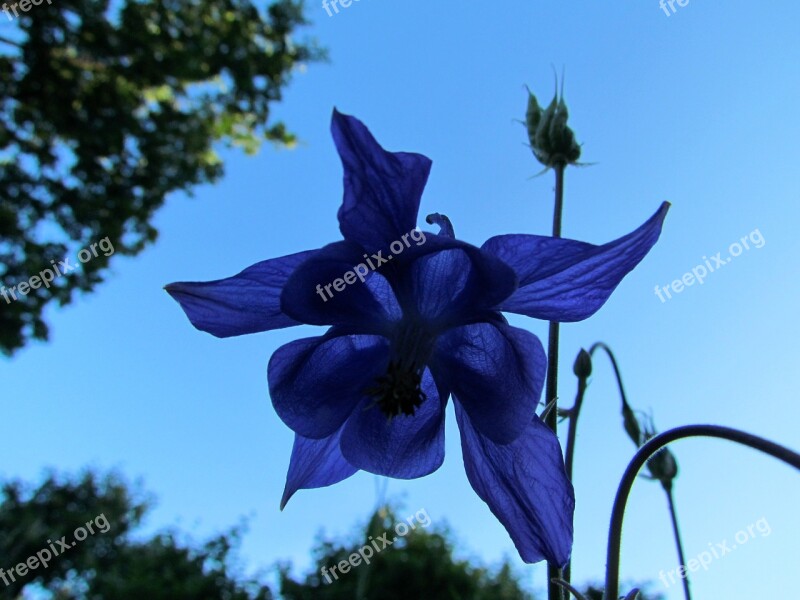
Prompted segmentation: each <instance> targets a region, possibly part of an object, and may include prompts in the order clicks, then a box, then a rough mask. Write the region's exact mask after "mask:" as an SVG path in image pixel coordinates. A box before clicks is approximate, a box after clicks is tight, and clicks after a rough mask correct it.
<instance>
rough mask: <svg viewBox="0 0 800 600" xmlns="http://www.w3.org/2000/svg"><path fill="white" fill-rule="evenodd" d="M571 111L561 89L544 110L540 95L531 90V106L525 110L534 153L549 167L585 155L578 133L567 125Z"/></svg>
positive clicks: (562, 164) (529, 103) (529, 101)
mask: <svg viewBox="0 0 800 600" xmlns="http://www.w3.org/2000/svg"><path fill="white" fill-rule="evenodd" d="M568 119H569V111H568V110H567V104H566V102H564V98H563V96H562V97H561V98H559V97H558V93H556V94H555V96H553V100H552V101H551V102H550V104H549V105H548V106H547V108H546V109H544V110H542V108H541V107H540V106H539V102H538V101H537V99H536V96H534V95H533V93H531V91H530V90H528V108H527V111H526V113H525V126H526V128H527V130H528V141H529V142H530V146H531V150H532V151H533V155H534V156H535V157H536V160H538V161H539V162H540V163H542V164H543V165H544V166H545V167H547V168H549V167H554V166H565V165H568V164H574V163H576V162H577V161H578V159H579V158H580V156H581V147H580V146H579V145H578V143H577V142H576V141H575V134H574V133H573V131H572V130H571V129H570V128H569V126H568V125H567V120H568Z"/></svg>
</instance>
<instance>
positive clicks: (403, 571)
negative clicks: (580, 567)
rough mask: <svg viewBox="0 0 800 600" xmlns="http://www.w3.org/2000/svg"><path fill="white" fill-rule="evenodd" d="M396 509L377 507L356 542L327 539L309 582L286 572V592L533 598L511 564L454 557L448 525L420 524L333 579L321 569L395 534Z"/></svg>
mask: <svg viewBox="0 0 800 600" xmlns="http://www.w3.org/2000/svg"><path fill="white" fill-rule="evenodd" d="M399 514H400V513H399V512H398V511H396V510H392V509H390V508H384V509H380V510H378V511H376V512H375V513H374V514H373V515H372V517H371V518H370V520H369V523H368V525H367V527H366V528H364V529H363V530H362V531H361V532H360V534H359V535H358V536H357V538H356V539H355V540H354V541H350V542H333V541H321V542H320V543H319V545H318V547H317V548H316V549H315V552H314V554H315V557H316V568H315V569H314V570H313V571H312V572H310V573H309V574H307V575H306V576H305V578H304V580H303V581H296V580H294V579H293V578H292V577H291V575H290V574H289V570H288V567H284V568H283V569H282V571H281V582H280V591H281V595H282V597H283V598H285V599H286V600H312V599H313V600H354V599H355V600H359V599H363V600H366V599H367V598H369V599H371V600H378V599H379V600H407V599H408V598H425V599H426V600H460V599H463V600H531V599H532V596H531V595H530V594H529V593H528V592H526V591H524V590H523V589H522V587H521V586H520V583H519V581H518V579H517V577H516V574H515V573H514V572H513V570H512V569H511V567H510V565H509V564H508V563H504V564H503V565H501V566H500V568H499V569H497V570H491V569H487V568H486V567H483V566H475V565H473V564H470V563H469V562H468V561H465V560H459V559H456V558H455V557H454V556H453V543H452V541H451V536H450V534H449V532H448V531H447V530H446V529H442V528H438V529H437V528H433V529H426V528H422V527H420V526H417V527H416V529H413V530H412V531H410V532H409V533H408V534H407V535H406V536H405V537H398V539H397V541H396V542H395V543H394V545H392V546H390V547H388V548H386V549H383V550H382V551H381V552H379V553H376V554H375V555H374V556H373V557H372V559H371V562H370V564H368V565H367V564H364V563H361V564H360V565H358V566H357V567H355V568H353V569H352V570H350V571H349V572H348V573H346V574H342V575H340V576H339V578H338V579H337V580H335V581H334V580H333V578H332V577H331V576H328V579H330V583H328V581H327V580H326V578H325V577H324V576H323V575H322V572H321V569H322V568H323V567H326V568H327V569H330V567H331V566H333V565H336V564H337V563H339V562H341V561H347V560H348V557H349V556H350V555H352V554H353V553H358V550H359V549H360V548H361V547H362V546H365V545H368V544H369V543H370V542H369V540H370V536H372V538H373V539H378V538H379V537H380V536H381V535H383V534H384V533H385V532H391V531H392V528H393V527H394V526H395V523H398V522H400V521H402V520H403V519H401V518H398V515H399Z"/></svg>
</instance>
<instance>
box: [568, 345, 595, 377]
mask: <svg viewBox="0 0 800 600" xmlns="http://www.w3.org/2000/svg"><path fill="white" fill-rule="evenodd" d="M572 372H573V373H575V376H576V377H577V378H578V379H588V378H589V375H591V374H592V357H591V355H590V354H589V353H588V352H587V351H586V350H584V349H583V348H581V350H580V352H578V356H576V357H575V363H574V364H573V365H572Z"/></svg>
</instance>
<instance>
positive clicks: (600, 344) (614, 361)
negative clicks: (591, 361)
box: [589, 342, 628, 407]
mask: <svg viewBox="0 0 800 600" xmlns="http://www.w3.org/2000/svg"><path fill="white" fill-rule="evenodd" d="M598 348H600V349H601V350H605V353H606V354H607V355H608V358H610V359H611V366H612V367H614V375H615V376H616V378H617V386H618V387H619V395H620V396H622V406H623V407H625V406H628V397H627V396H626V395H625V387H624V386H623V385H622V375H621V374H620V372H619V366H618V365H617V359H616V357H615V356H614V353H613V352H612V351H611V348H609V347H608V346H607V345H606V344H605V343H604V342H595V343H594V344H593V345H592V347H591V348H589V356H592V357H594V353H595V351H596V350H597V349H598Z"/></svg>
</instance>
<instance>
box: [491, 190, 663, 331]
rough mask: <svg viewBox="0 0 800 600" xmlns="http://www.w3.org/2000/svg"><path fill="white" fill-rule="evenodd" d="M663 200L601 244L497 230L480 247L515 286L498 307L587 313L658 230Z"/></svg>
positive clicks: (541, 315) (566, 316)
mask: <svg viewBox="0 0 800 600" xmlns="http://www.w3.org/2000/svg"><path fill="white" fill-rule="evenodd" d="M668 209H669V203H668V202H665V203H664V204H662V205H661V208H659V209H658V211H657V212H656V213H655V214H654V215H653V216H652V217H651V218H650V219H649V220H648V221H647V222H645V223H644V224H643V225H642V226H641V227H639V228H638V229H637V230H636V231H634V232H632V233H629V234H628V235H626V236H624V237H621V238H619V239H618V240H615V241H613V242H609V243H608V244H605V245H603V246H594V245H592V244H585V243H583V242H576V241H573V240H567V239H556V238H551V237H543V236H538V235H500V236H497V237H493V238H491V239H489V240H487V242H486V243H485V244H484V245H483V248H484V249H486V250H488V251H489V252H491V253H492V254H495V255H496V256H498V257H499V258H501V259H502V260H503V261H505V262H506V263H507V264H508V265H510V266H511V267H512V268H513V269H514V271H516V273H517V276H518V277H519V289H518V290H517V291H516V292H515V293H514V294H513V295H512V296H511V297H510V298H509V299H508V300H506V301H505V302H503V303H502V304H501V305H500V307H499V308H500V310H504V311H508V312H514V313H520V314H523V315H527V316H529V317H535V318H538V319H546V320H551V321H561V322H568V321H581V320H583V319H586V318H587V317H590V316H591V315H593V314H594V313H595V312H597V310H598V309H599V308H600V307H601V306H603V304H604V303H605V301H606V300H608V298H609V296H610V295H611V293H612V292H613V291H614V289H615V288H616V287H617V285H619V283H620V281H622V278H623V277H625V275H627V274H628V273H629V272H630V271H631V270H633V268H634V267H635V266H636V265H637V264H639V261H641V260H642V259H643V258H644V257H645V255H646V254H647V253H648V252H649V251H650V248H652V247H653V245H654V244H655V243H656V241H657V240H658V237H659V235H660V234H661V226H662V224H663V222H664V217H665V216H666V214H667V210H668Z"/></svg>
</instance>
